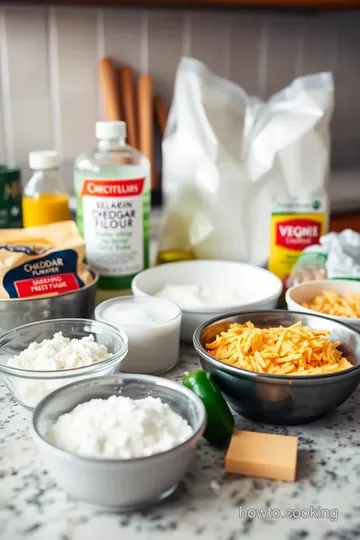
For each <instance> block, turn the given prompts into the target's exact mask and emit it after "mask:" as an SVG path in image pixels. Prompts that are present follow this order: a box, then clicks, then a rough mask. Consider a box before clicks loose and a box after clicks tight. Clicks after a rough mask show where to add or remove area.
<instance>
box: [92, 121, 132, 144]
mask: <svg viewBox="0 0 360 540" xmlns="http://www.w3.org/2000/svg"><path fill="white" fill-rule="evenodd" d="M125 137H126V124H125V122H120V121H114V122H96V138H97V139H105V140H109V139H125Z"/></svg>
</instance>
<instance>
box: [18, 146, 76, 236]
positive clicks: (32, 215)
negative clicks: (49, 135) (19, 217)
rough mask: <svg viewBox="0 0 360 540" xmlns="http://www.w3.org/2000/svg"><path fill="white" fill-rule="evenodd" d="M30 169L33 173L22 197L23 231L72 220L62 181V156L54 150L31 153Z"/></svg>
mask: <svg viewBox="0 0 360 540" xmlns="http://www.w3.org/2000/svg"><path fill="white" fill-rule="evenodd" d="M29 167H30V169H32V170H33V171H34V172H33V176H32V177H31V179H30V180H29V182H28V183H27V184H26V186H25V188H24V193H23V200H22V210H23V223H24V227H35V226H37V225H46V224H48V223H55V222H57V221H67V220H69V219H70V209H69V194H68V192H67V189H66V187H65V185H64V184H63V182H62V180H61V178H60V173H59V167H60V156H59V154H58V153H57V152H55V151H54V150H41V151H37V152H31V153H30V155H29Z"/></svg>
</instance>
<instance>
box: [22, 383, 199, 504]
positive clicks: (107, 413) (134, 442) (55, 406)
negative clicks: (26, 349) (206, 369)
mask: <svg viewBox="0 0 360 540" xmlns="http://www.w3.org/2000/svg"><path fill="white" fill-rule="evenodd" d="M205 423H206V412H205V407H204V405H203V403H202V401H201V400H200V399H199V398H198V397H197V396H196V395H195V394H194V393H193V392H191V391H190V390H188V389H187V388H185V387H184V386H182V385H181V384H179V383H176V382H174V381H170V380H168V379H165V378H162V377H155V376H153V375H138V374H128V373H124V374H123V373H121V374H115V375H108V376H106V377H94V378H92V379H88V380H86V381H83V382H80V383H77V382H75V383H72V384H69V385H66V386H64V387H63V388H60V389H59V390H56V391H54V392H52V393H51V394H50V395H49V396H47V397H46V398H45V399H44V400H43V401H42V402H41V403H40V404H39V405H38V407H37V408H36V410H35V412H34V415H33V422H32V435H33V439H34V442H35V444H36V445H37V447H38V449H39V451H40V453H41V455H42V458H43V460H44V464H45V466H46V467H47V469H48V471H49V473H50V474H51V475H52V476H53V478H54V479H55V481H56V482H57V484H58V485H59V486H60V487H61V488H63V489H64V490H65V491H67V492H68V493H69V494H70V495H71V496H73V497H75V498H78V499H81V500H84V501H87V502H90V503H92V504H96V505H98V506H101V507H103V508H107V509H111V510H121V511H127V510H134V509H139V508H143V507H146V506H148V505H151V504H153V503H156V502H159V501H161V500H163V499H164V498H166V497H168V496H169V495H171V493H173V492H174V490H175V489H176V487H177V486H178V485H179V483H180V481H181V479H182V478H183V477H184V475H185V474H186V472H187V471H188V469H189V467H190V465H191V462H192V460H193V458H194V457H195V454H196V446H197V444H198V442H199V440H200V438H201V436H202V434H203V432H204V429H205Z"/></svg>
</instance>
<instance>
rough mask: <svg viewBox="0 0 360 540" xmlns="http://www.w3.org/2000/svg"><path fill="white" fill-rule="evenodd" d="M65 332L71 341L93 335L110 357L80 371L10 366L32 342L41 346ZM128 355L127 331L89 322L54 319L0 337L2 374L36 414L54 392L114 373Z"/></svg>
mask: <svg viewBox="0 0 360 540" xmlns="http://www.w3.org/2000/svg"><path fill="white" fill-rule="evenodd" d="M57 332H62V333H63V335H64V336H65V337H68V338H70V339H73V338H76V339H81V338H83V337H86V336H89V335H91V334H92V335H93V336H94V338H95V341H96V342H97V343H99V344H101V345H105V347H106V348H107V350H108V352H109V353H111V356H109V357H108V358H106V359H105V360H103V361H101V362H97V363H95V364H90V365H88V366H84V367H81V368H75V369H64V370H58V371H54V370H51V371H34V370H25V369H18V368H15V367H11V366H8V365H7V364H8V361H9V359H10V358H12V357H13V356H16V355H18V354H19V353H20V352H21V351H23V350H24V349H26V348H27V347H28V346H29V345H30V344H31V343H33V342H34V341H36V342H37V343H40V342H41V341H43V340H44V339H51V338H53V336H54V334H56V333H57ZM127 352H128V339H127V336H126V334H125V332H123V331H121V330H119V329H117V328H115V327H113V326H111V325H109V324H107V323H103V322H98V321H92V320H88V319H53V320H48V321H41V322H35V323H31V324H26V325H24V326H19V328H15V329H14V330H10V331H9V332H6V334H3V335H2V336H1V338H0V373H1V375H2V378H3V380H4V383H5V384H6V386H7V388H8V389H9V390H10V392H11V394H12V395H13V396H14V398H15V399H16V400H17V401H18V402H19V403H20V405H22V406H23V407H25V408H26V409H28V410H29V411H33V410H34V409H35V407H36V406H37V404H38V403H39V402H40V401H41V400H42V399H43V398H44V397H45V396H47V395H48V394H50V393H51V392H52V391H53V390H56V389H57V388H60V387H61V386H64V385H66V384H69V383H71V382H76V381H79V380H80V379H87V378H89V377H94V376H101V375H110V374H112V373H115V371H116V370H117V368H118V367H119V365H120V363H121V362H122V361H123V360H124V358H125V356H126V355H127Z"/></svg>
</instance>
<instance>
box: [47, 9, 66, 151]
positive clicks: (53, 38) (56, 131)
mask: <svg viewBox="0 0 360 540" xmlns="http://www.w3.org/2000/svg"><path fill="white" fill-rule="evenodd" d="M58 52H59V51H58V32H57V25H56V9H55V7H53V6H50V8H49V13H48V62H49V66H48V69H49V81H50V104H51V119H52V126H53V127H52V130H53V133H52V136H53V142H54V145H55V147H56V150H57V151H58V152H59V154H60V156H62V152H63V144H62V122H61V107H60V105H61V99H60V73H59V56H58Z"/></svg>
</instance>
